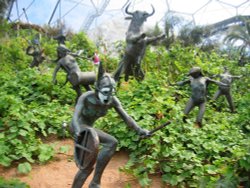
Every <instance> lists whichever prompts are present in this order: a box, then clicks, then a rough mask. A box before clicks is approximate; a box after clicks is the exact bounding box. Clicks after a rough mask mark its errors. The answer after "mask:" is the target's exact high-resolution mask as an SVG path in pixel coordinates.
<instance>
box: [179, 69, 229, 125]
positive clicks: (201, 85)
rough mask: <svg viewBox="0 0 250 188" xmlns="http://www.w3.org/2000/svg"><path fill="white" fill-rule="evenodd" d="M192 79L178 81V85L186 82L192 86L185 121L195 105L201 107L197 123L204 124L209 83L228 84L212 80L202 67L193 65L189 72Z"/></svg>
mask: <svg viewBox="0 0 250 188" xmlns="http://www.w3.org/2000/svg"><path fill="white" fill-rule="evenodd" d="M188 75H189V76H191V77H190V79H188V80H184V81H181V82H177V85H179V86H182V85H185V84H190V86H191V97H190V99H189V101H188V103H187V105H186V107H185V110H184V117H183V122H186V118H187V115H188V114H189V112H190V111H191V110H192V109H193V108H194V107H195V106H198V107H199V113H198V115H197V118H196V124H197V125H198V126H199V127H201V126H202V118H203V115H204V113H205V104H206V94H207V85H208V84H209V83H215V84H217V85H219V86H227V84H224V83H222V82H218V81H216V80H212V79H210V78H208V77H204V76H203V74H202V72H201V68H200V67H193V68H192V69H191V70H190V71H189V74H188Z"/></svg>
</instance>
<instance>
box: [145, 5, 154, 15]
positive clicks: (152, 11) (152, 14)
mask: <svg viewBox="0 0 250 188" xmlns="http://www.w3.org/2000/svg"><path fill="white" fill-rule="evenodd" d="M151 7H152V9H153V11H152V13H151V14H148V16H147V17H150V16H152V15H153V14H154V13H155V8H154V6H153V5H152V4H151Z"/></svg>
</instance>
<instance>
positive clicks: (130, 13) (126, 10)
mask: <svg viewBox="0 0 250 188" xmlns="http://www.w3.org/2000/svg"><path fill="white" fill-rule="evenodd" d="M130 4H131V2H130V3H129V4H128V5H127V6H126V9H125V12H126V13H127V14H129V15H133V13H132V12H129V11H128V8H129V6H130Z"/></svg>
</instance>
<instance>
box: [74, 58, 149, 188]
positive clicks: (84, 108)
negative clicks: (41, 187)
mask: <svg viewBox="0 0 250 188" xmlns="http://www.w3.org/2000/svg"><path fill="white" fill-rule="evenodd" d="M114 94H115V80H114V79H113V78H112V77H111V76H110V75H109V74H106V73H105V72H104V71H103V68H102V64H101V63H100V65H99V69H98V78H97V81H96V84H95V91H88V92H86V93H84V94H82V95H81V97H80V98H79V99H78V102H77V104H76V107H75V112H74V115H73V118H72V123H71V130H72V132H73V134H74V138H75V161H76V164H77V166H78V168H79V171H78V172H77V174H76V176H75V179H74V182H73V185H72V188H81V187H82V186H83V184H84V182H85V180H86V179H87V177H88V176H89V175H90V173H91V172H92V171H93V169H94V164H95V161H96V165H95V172H94V177H93V179H92V181H91V183H90V185H89V188H100V184H101V177H102V174H103V171H104V169H105V167H106V166H107V164H108V162H109V161H110V159H111V158H112V156H113V155H114V153H115V151H116V146H117V143H118V141H117V139H116V138H114V137H113V136H111V135H109V134H107V133H105V132H103V131H101V130H99V129H96V128H94V123H95V121H96V120H98V119H99V118H100V117H103V116H105V115H106V114H107V112H108V110H109V109H111V108H114V109H115V111H116V112H117V113H118V114H119V115H120V117H121V118H122V119H123V120H124V122H125V123H126V124H127V126H128V127H130V128H132V129H134V130H135V131H136V132H137V133H138V134H140V135H145V136H147V135H148V134H149V131H148V130H145V129H142V128H141V127H140V126H138V125H137V123H136V122H135V121H134V120H133V119H132V118H131V117H130V116H129V115H128V114H127V112H126V111H125V110H124V109H123V107H122V105H121V103H120V101H119V99H118V98H117V97H116V96H115V95H114ZM98 144H101V145H102V146H103V147H102V148H101V149H100V151H99V152H98Z"/></svg>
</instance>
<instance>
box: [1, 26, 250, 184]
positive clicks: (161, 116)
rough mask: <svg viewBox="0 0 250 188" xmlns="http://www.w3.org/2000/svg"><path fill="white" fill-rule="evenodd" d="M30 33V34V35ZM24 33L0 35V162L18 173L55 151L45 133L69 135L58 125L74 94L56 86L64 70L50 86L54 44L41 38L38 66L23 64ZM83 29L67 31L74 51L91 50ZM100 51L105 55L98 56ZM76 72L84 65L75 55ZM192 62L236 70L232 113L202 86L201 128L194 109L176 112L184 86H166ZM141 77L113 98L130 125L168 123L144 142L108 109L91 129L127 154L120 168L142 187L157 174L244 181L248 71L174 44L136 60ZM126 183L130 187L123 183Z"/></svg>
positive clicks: (214, 70) (185, 94)
mask: <svg viewBox="0 0 250 188" xmlns="http://www.w3.org/2000/svg"><path fill="white" fill-rule="evenodd" d="M33 35H35V33H33ZM33 35H30V36H29V37H30V38H29V37H27V36H28V35H27V31H20V32H19V35H18V36H17V33H15V32H14V33H9V34H8V36H7V35H6V36H1V39H0V40H1V43H0V64H1V66H0V85H1V87H0V92H1V95H0V117H1V118H0V148H1V149H0V164H1V165H2V166H5V167H9V166H11V165H13V164H14V163H18V165H17V168H18V171H19V172H20V173H28V172H29V171H30V170H32V169H31V164H32V163H46V162H47V161H49V160H51V159H52V158H53V156H54V154H55V152H56V151H55V150H54V147H53V145H51V144H50V143H48V142H46V140H47V139H48V138H49V137H50V136H51V135H53V136H57V137H62V136H66V137H70V134H69V132H68V131H67V130H64V129H62V124H63V123H64V122H66V124H69V123H70V120H71V117H72V113H73V110H74V99H75V93H74V91H73V90H72V89H71V88H70V84H66V85H65V86H62V85H63V83H64V81H65V74H64V73H63V72H60V73H59V74H58V82H59V83H58V85H53V84H52V73H53V69H54V67H55V63H54V62H53V61H52V60H53V59H56V53H55V49H56V45H57V44H56V41H53V40H52V39H50V38H49V37H48V36H42V40H41V45H42V46H43V47H44V48H45V52H46V55H47V56H48V57H49V59H47V60H46V61H45V62H44V63H43V64H42V65H41V68H40V69H41V70H38V69H31V68H29V63H30V62H31V58H30V57H29V56H27V55H26V54H25V49H26V47H27V45H28V41H30V40H31V39H32V36H33ZM85 37H86V36H85V35H84V34H83V33H80V34H77V35H75V36H73V38H72V41H71V42H67V43H66V45H68V46H69V47H71V48H72V49H73V50H78V49H82V48H84V50H85V54H84V55H86V56H90V55H91V54H92V53H93V52H94V47H93V44H91V42H90V41H88V39H87V38H85ZM104 55H105V54H104ZM104 57H105V58H103V59H104V66H105V67H107V69H108V71H110V72H112V71H113V70H115V68H116V65H117V64H118V60H117V59H115V58H112V57H106V56H104ZM78 61H79V64H80V66H81V68H82V69H83V70H89V69H91V63H90V62H89V61H87V60H84V59H78ZM192 66H200V67H201V68H202V70H203V72H204V74H205V75H206V76H211V75H213V74H218V73H220V72H221V71H222V67H223V66H228V68H229V70H231V71H232V73H233V74H235V75H243V77H242V79H240V81H235V82H234V83H233V85H232V91H233V97H234V102H235V104H236V109H237V113H234V114H231V113H230V112H229V109H228V105H227V103H226V101H225V100H224V99H223V98H220V99H219V100H218V101H216V102H214V101H212V100H211V96H212V95H213V94H214V92H215V91H216V89H217V88H216V86H213V85H211V86H209V92H208V102H207V106H206V112H205V116H204V126H203V127H202V128H197V127H195V126H194V120H195V116H196V113H197V110H194V111H193V112H192V113H191V114H190V115H189V118H188V122H187V123H183V122H182V115H183V113H182V111H183V109H184V106H185V104H186V102H187V100H188V98H189V94H190V91H189V88H188V86H187V87H183V88H178V87H177V86H174V85H173V84H174V83H175V82H177V81H181V80H183V79H184V78H186V77H187V73H188V71H189V69H190V68H191V67H192ZM143 69H144V70H145V71H146V77H145V80H144V81H142V82H137V81H135V80H133V79H131V80H130V81H129V82H122V83H121V84H120V86H119V88H118V90H117V96H118V97H119V99H120V100H121V102H122V104H123V106H124V108H125V109H126V111H127V112H128V114H130V115H131V116H132V117H133V118H134V119H135V120H136V122H137V123H138V124H139V125H140V126H141V127H143V128H147V129H149V130H151V129H153V128H155V127H157V126H159V125H160V124H162V123H164V122H166V121H168V120H171V121H172V122H171V124H170V125H168V126H167V127H166V128H164V129H162V130H161V131H158V132H156V133H155V135H154V136H152V137H151V138H148V139H140V138H139V136H138V135H136V133H135V132H134V131H132V130H129V129H127V128H126V126H125V124H124V122H123V121H122V120H121V119H120V118H119V117H118V116H117V114H116V113H115V112H113V111H110V112H109V113H108V115H107V116H106V117H105V118H102V119H101V120H100V121H98V123H97V125H96V126H97V127H99V128H100V129H102V130H104V131H106V132H108V133H110V134H112V135H114V136H115V137H116V138H117V139H118V140H119V149H126V150H128V151H129V152H130V160H129V162H128V164H127V165H126V167H124V168H123V169H122V170H123V171H125V172H128V173H130V174H133V175H134V176H135V177H136V178H138V180H139V182H140V184H141V186H142V187H150V181H151V180H150V174H160V175H161V176H162V180H163V182H165V183H166V184H168V185H169V186H176V187H206V188H207V187H208V188H210V187H211V188H213V187H221V188H222V187H225V188H231V187H232V188H234V187H237V186H239V185H242V186H245V187H249V186H250V181H249V179H250V177H249V174H250V137H249V135H250V125H249V122H250V118H249V117H250V115H249V114H250V110H249V106H250V92H249V88H250V87H249V83H250V82H249V70H250V66H249V65H248V64H246V65H245V66H244V67H239V66H238V65H237V62H236V61H234V60H231V59H229V58H228V57H227V55H223V56H222V55H220V54H219V53H217V52H215V51H214V52H210V53H206V52H202V51H200V50H199V48H195V47H185V48H184V47H182V46H181V45H179V44H173V45H172V46H171V47H170V48H169V49H168V50H166V49H165V47H153V48H149V49H148V50H147V52H146V55H145V58H144V59H143ZM128 186H129V185H128Z"/></svg>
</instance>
